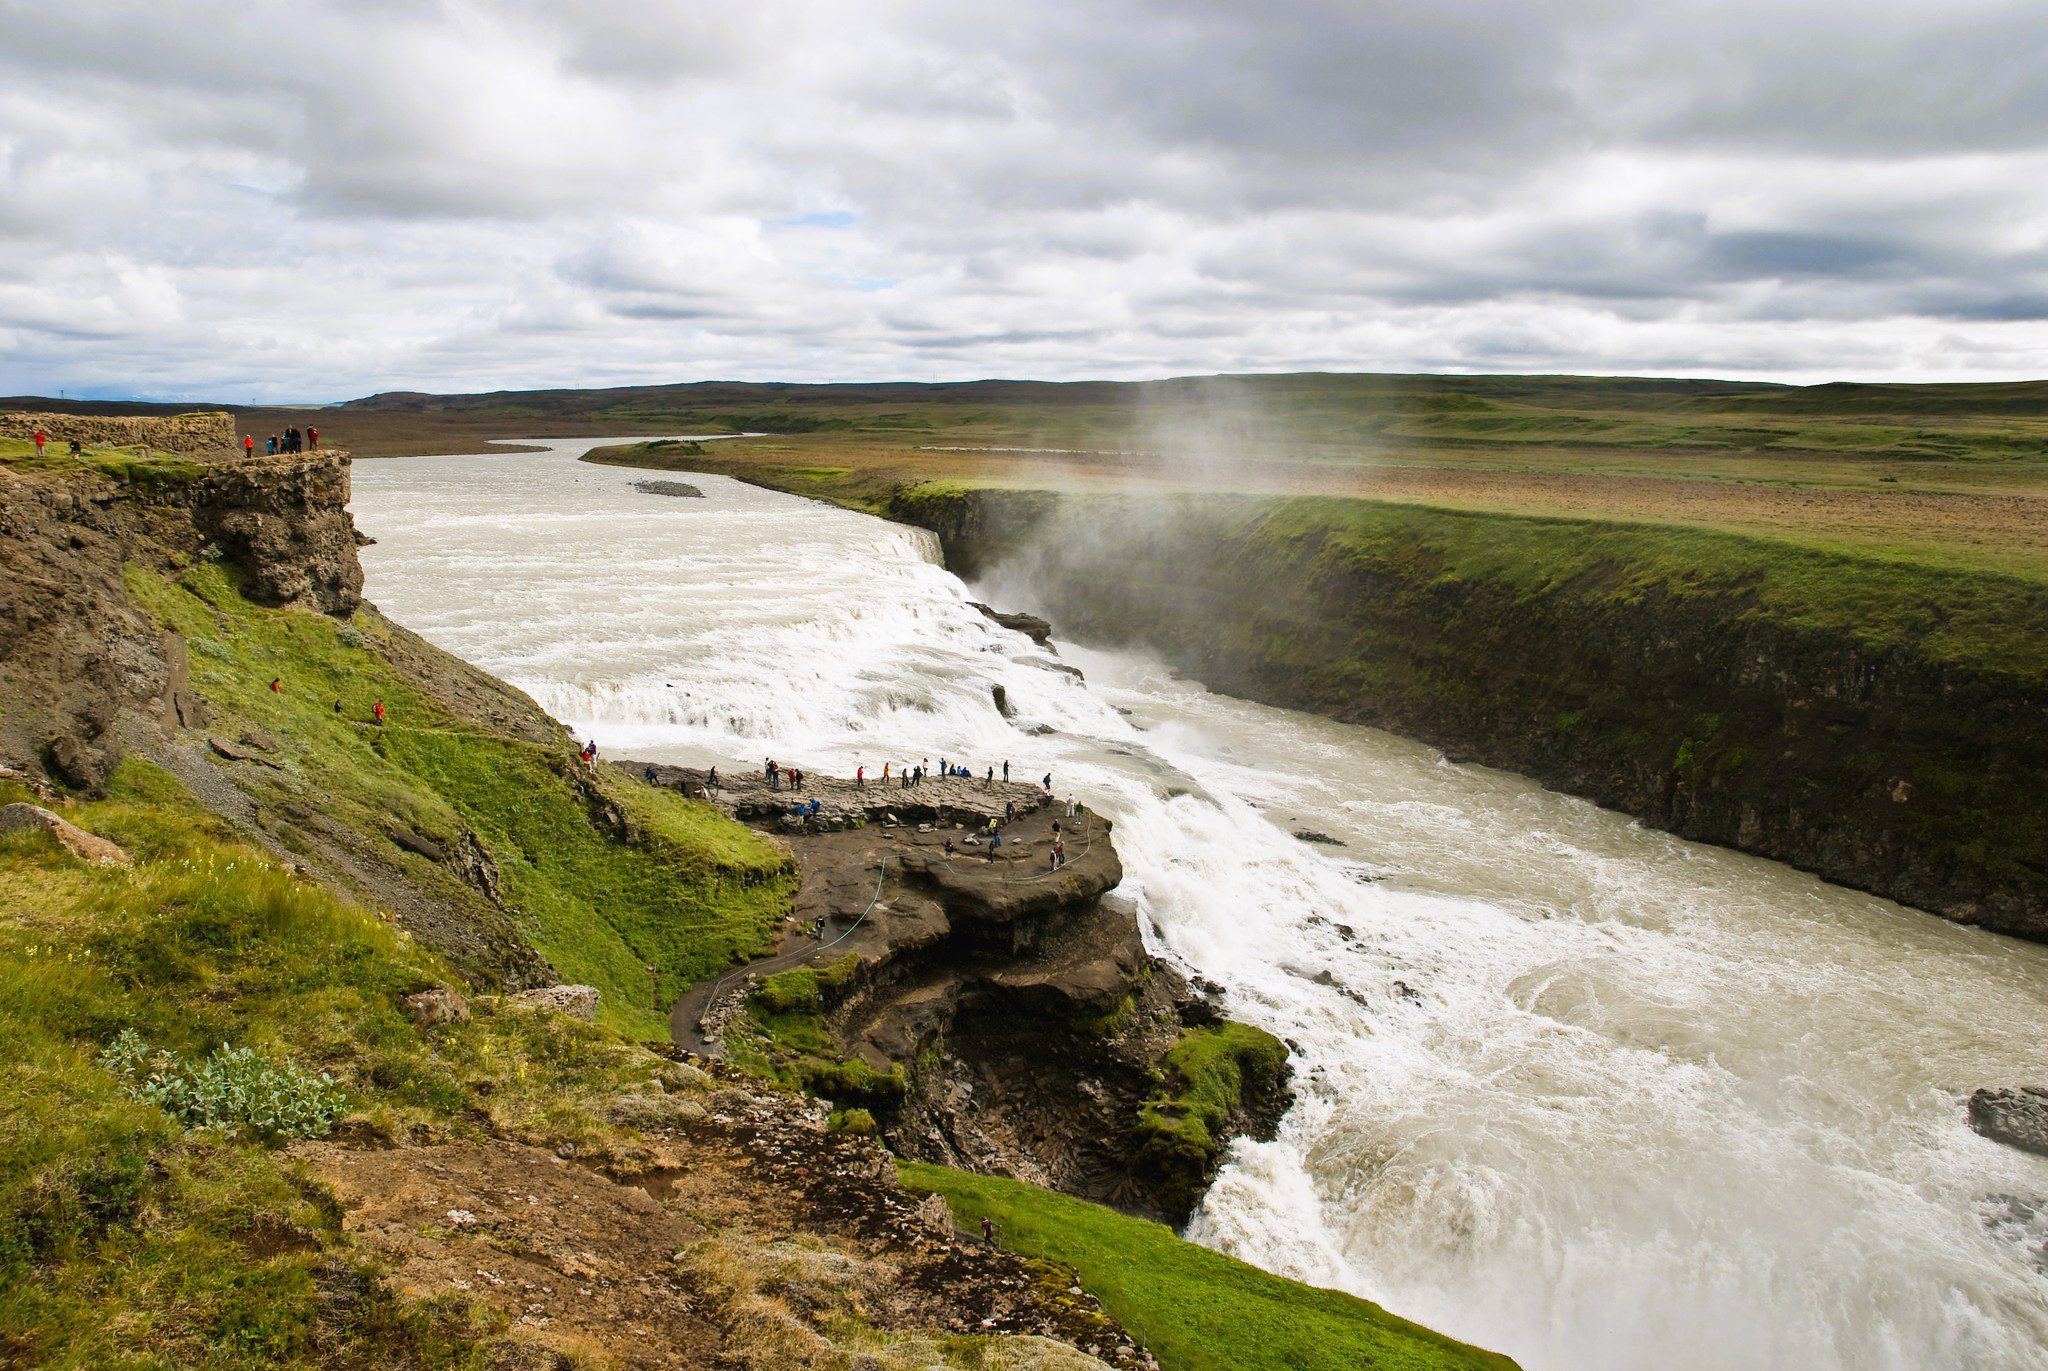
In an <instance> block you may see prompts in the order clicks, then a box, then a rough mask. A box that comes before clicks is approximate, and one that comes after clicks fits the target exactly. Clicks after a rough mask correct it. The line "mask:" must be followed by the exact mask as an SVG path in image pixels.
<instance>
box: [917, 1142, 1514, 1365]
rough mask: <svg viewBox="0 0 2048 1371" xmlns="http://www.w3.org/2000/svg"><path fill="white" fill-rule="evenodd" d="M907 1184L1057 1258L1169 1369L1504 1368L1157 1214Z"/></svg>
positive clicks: (935, 1169)
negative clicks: (1161, 1220) (1209, 1244)
mask: <svg viewBox="0 0 2048 1371" xmlns="http://www.w3.org/2000/svg"><path fill="white" fill-rule="evenodd" d="M898 1169H899V1172H900V1174H901V1175H902V1177H903V1181H904V1184H906V1185H908V1186H910V1187H911V1188H912V1189H915V1190H928V1191H933V1192H936V1193H938V1194H941V1195H944V1196H945V1197H946V1200H947V1203H948V1204H950V1205H951V1206H952V1208H953V1213H954V1217H955V1220H956V1221H957V1222H959V1223H960V1224H962V1225H963V1226H964V1227H967V1228H969V1229H970V1230H971V1229H973V1228H975V1227H976V1226H978V1225H979V1223H980V1222H981V1220H982V1218H983V1217H988V1218H990V1219H993V1220H994V1221H995V1223H996V1224H997V1226H998V1227H999V1228H1000V1229H1001V1232H1002V1243H1003V1245H1004V1246H1005V1247H1008V1248H1010V1249H1011V1250H1013V1251H1016V1252H1020V1253H1023V1254H1025V1255H1027V1256H1033V1257H1043V1258H1049V1259H1051V1260H1053V1261H1057V1262H1062V1263H1065V1264H1066V1265H1068V1266H1071V1267H1073V1268H1074V1269H1075V1270H1076V1271H1078V1272H1079V1273H1080V1276H1081V1283H1082V1284H1083V1286H1085V1287H1086V1288H1087V1290H1088V1291H1089V1293H1091V1294H1093V1295H1094V1296H1095V1297H1096V1298H1097V1299H1099V1300H1101V1301H1102V1304H1103V1307H1104V1308H1105V1309H1107V1310H1108V1311H1109V1312H1110V1314H1111V1315H1112V1316H1114V1317H1115V1318H1116V1319H1117V1321H1118V1322H1120V1323H1122V1324H1123V1325H1124V1326H1125V1327H1126V1328H1129V1329H1130V1330H1131V1331H1132V1332H1134V1333H1136V1334H1137V1335H1138V1336H1139V1337H1140V1338H1142V1339H1144V1341H1145V1343H1146V1345H1147V1346H1148V1347H1150V1348H1151V1350H1152V1353H1153V1355H1154V1356H1156V1357H1157V1358H1158V1359H1159V1363H1160V1365H1161V1366H1163V1367H1165V1368H1166V1371H1268V1369H1269V1368H1270V1371H1354V1368H1358V1367H1374V1368H1379V1369H1380V1371H1507V1369H1508V1368H1511V1367H1512V1366H1513V1363H1512V1362H1511V1361H1509V1360H1508V1359H1507V1358H1506V1357H1503V1356H1499V1355H1497V1354H1494V1353H1491V1352H1483V1351H1480V1350H1479V1349H1477V1348H1474V1347H1468V1346H1466V1345H1465V1344H1463V1343H1459V1342H1454V1341H1452V1340H1451V1339H1449V1338H1446V1337H1444V1336H1443V1335H1442V1334H1439V1333H1434V1332H1431V1331H1430V1330H1429V1329H1427V1328H1423V1327H1421V1326H1420V1325H1418V1324H1412V1323H1409V1322H1407V1321H1406V1320H1405V1319H1399V1318H1396V1317H1394V1316H1393V1315H1392V1314H1389V1313H1387V1312H1386V1311H1385V1310H1384V1309H1381V1308H1380V1307H1379V1306H1378V1305H1376V1304H1372V1303H1369V1302H1368V1301H1365V1300H1361V1299H1358V1298H1356V1297H1354V1296H1351V1295H1345V1294H1342V1293H1339V1292H1337V1291H1334V1290H1320V1289H1316V1288H1314V1287H1311V1286H1305V1285H1302V1284H1299V1283H1298V1282H1295V1281H1290V1280H1285V1279H1283V1278H1281V1277H1279V1276H1274V1275H1269V1274H1268V1273H1266V1272H1264V1271H1261V1270H1259V1269H1258V1268H1257V1267H1254V1266H1248V1265H1246V1264H1245V1263H1243V1262H1240V1261H1238V1260H1236V1259H1235V1258H1232V1257H1226V1256H1224V1255H1223V1254H1221V1253H1219V1252H1212V1251H1210V1250H1209V1249H1208V1248H1206V1247H1201V1246H1198V1245H1196V1244H1194V1243H1190V1242H1184V1241H1182V1240H1181V1239H1179V1238H1177V1237H1175V1236H1174V1234H1173V1230H1172V1229H1170V1228H1167V1227H1166V1226H1165V1225H1164V1224H1157V1223H1152V1222H1150V1221H1149V1220H1145V1219H1134V1218H1131V1217H1130V1216H1128V1215H1125V1214H1119V1213H1117V1212H1116V1211H1115V1210H1112V1209H1105V1208H1103V1207H1101V1206H1100V1205H1094V1204H1089V1203H1087V1202H1086V1201H1084V1200H1077V1199H1073V1198H1071V1197H1069V1196H1065V1195H1057V1194H1054V1193H1052V1192H1050V1191H1046V1190H1040V1189H1038V1188H1037V1187H1035V1186H1030V1185H1025V1184H1023V1183H1022V1182H1019V1181H1013V1180H1007V1179H1005V1178H1003V1177H999V1176H976V1175H972V1174H969V1173H967V1172H964V1171H954V1170H952V1169H950V1168H947V1167H942V1166H927V1165H920V1164H909V1163H906V1164H904V1165H902V1166H900V1167H899V1168H898Z"/></svg>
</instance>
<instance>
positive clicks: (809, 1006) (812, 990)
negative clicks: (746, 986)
mask: <svg viewBox="0 0 2048 1371" xmlns="http://www.w3.org/2000/svg"><path fill="white" fill-rule="evenodd" d="M859 970H860V954H859V953H857V952H849V953H847V954H846V955H845V956H844V957H841V958H840V959H839V960H838V961H836V962H834V963H832V965H830V966H827V967H809V966H800V967H797V968H796V969H795V970H793V971H779V972H777V973H776V974H774V975H773V976H767V977H763V978H762V981H761V984H760V986H759V987H758V988H757V989H756V990H755V991H754V996H753V998H754V1002H755V1003H756V1004H757V1005H759V1006H760V1007H761V1008H762V1009H764V1010H766V1011H767V1012H769V1013H770V1014H787V1013H790V1012H792V1011H797V1012H803V1013H816V1012H817V1011H819V1010H821V1009H824V1008H826V1007H827V1006H828V1005H830V1004H831V1003H832V1002H833V1001H834V999H836V998H837V995H838V992H840V991H842V990H843V989H845V987H846V986H848V985H849V984H851V983H852V981H853V978H854V976H855V974H856V973H857V972H859Z"/></svg>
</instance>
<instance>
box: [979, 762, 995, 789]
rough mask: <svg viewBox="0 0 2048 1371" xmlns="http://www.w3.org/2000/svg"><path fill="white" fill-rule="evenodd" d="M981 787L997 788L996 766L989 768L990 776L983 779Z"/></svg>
mask: <svg viewBox="0 0 2048 1371" xmlns="http://www.w3.org/2000/svg"><path fill="white" fill-rule="evenodd" d="M981 788H982V789H983V790H994V789H995V788H996V769H995V768H994V767H990V768H989V769H988V776H987V777H986V778H985V779H984V780H983V781H982V783H981Z"/></svg>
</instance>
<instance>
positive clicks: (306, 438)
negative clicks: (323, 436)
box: [242, 426, 320, 457]
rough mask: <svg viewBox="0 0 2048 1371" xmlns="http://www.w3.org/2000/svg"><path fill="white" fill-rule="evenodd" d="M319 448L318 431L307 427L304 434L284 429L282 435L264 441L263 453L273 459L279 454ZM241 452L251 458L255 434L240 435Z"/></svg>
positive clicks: (273, 435) (294, 429) (253, 451)
mask: <svg viewBox="0 0 2048 1371" xmlns="http://www.w3.org/2000/svg"><path fill="white" fill-rule="evenodd" d="M319 446H320V430H319V429H317V428H313V427H311V426H308V427H307V429H306V431H305V432H304V433H301V432H299V430H298V429H297V428H286V429H285V431H284V432H283V433H282V434H276V433H273V434H271V435H270V437H268V438H266V439H265V440H264V443H263V451H264V453H265V454H266V455H267V456H271V457H275V456H277V454H278V453H280V452H312V451H315V450H317V449H318V448H319ZM242 451H243V452H244V453H248V454H250V455H252V456H253V455H254V454H255V451H256V435H255V434H253V433H245V434H243V435H242Z"/></svg>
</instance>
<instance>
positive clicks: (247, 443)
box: [242, 433, 256, 457]
mask: <svg viewBox="0 0 2048 1371" xmlns="http://www.w3.org/2000/svg"><path fill="white" fill-rule="evenodd" d="M242 455H243V456H244V457H254V456H255V455H256V440H255V439H254V438H252V437H250V436H249V435H248V434H246V433H245V434H243V435H242Z"/></svg>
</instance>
